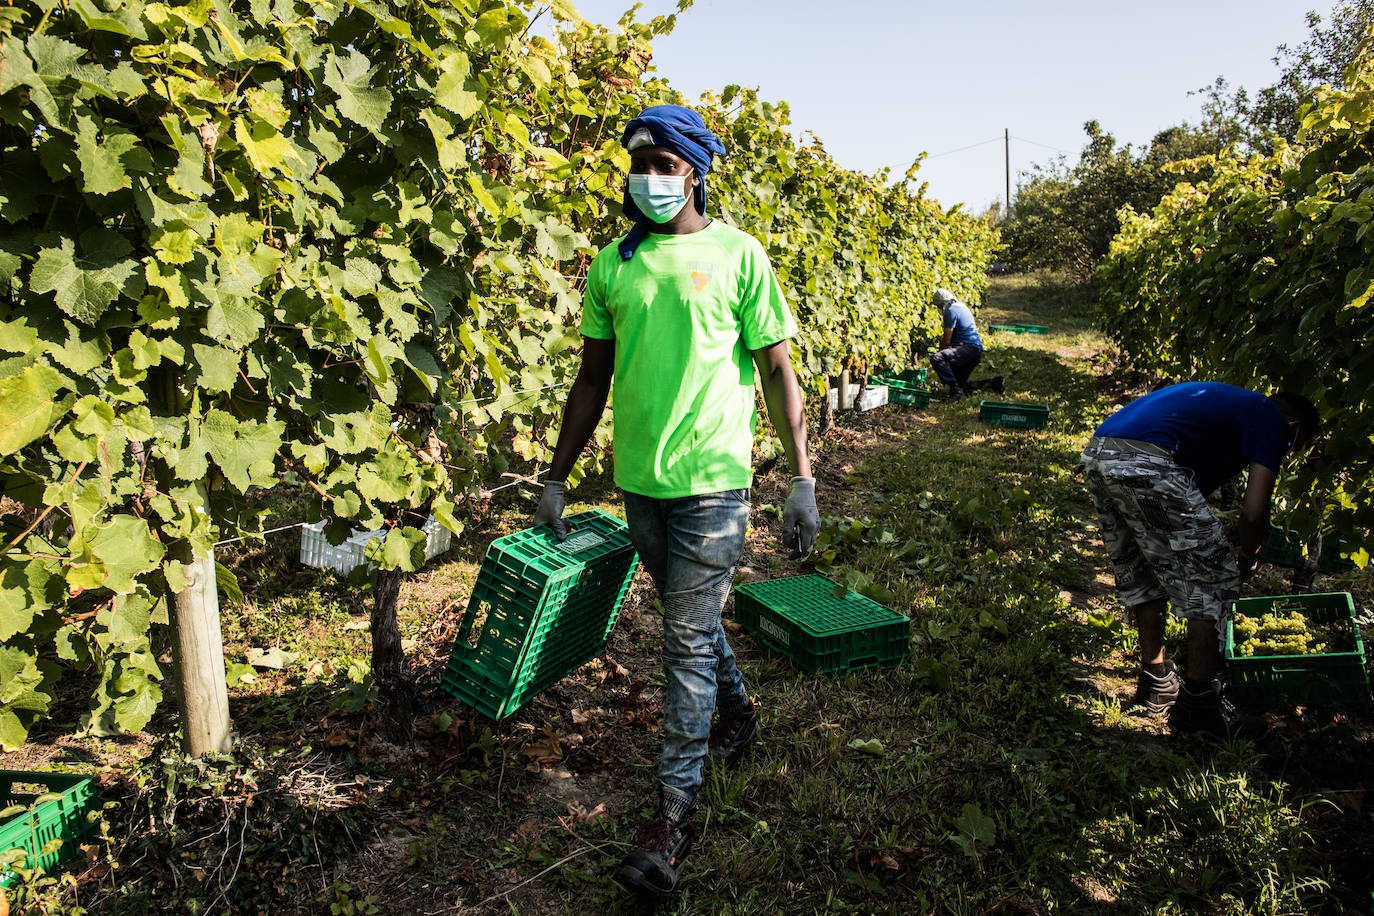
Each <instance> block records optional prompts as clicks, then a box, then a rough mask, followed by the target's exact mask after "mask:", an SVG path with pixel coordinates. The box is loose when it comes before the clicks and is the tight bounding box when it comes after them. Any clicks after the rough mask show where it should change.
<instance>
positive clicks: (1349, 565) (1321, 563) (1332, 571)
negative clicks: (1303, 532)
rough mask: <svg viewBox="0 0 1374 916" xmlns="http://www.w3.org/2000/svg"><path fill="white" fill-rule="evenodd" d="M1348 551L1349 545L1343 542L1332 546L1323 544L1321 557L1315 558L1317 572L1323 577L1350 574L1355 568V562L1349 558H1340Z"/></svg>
mask: <svg viewBox="0 0 1374 916" xmlns="http://www.w3.org/2000/svg"><path fill="white" fill-rule="evenodd" d="M1349 550H1350V545H1349V544H1347V543H1346V542H1345V541H1337V542H1336V543H1334V544H1327V543H1323V544H1322V552H1321V556H1319V557H1317V572H1319V573H1321V574H1322V575H1325V576H1332V575H1336V574H1337V573H1343V572H1350V571H1351V570H1352V569H1354V568H1355V561H1354V560H1352V559H1350V558H1349V557H1345V556H1341V554H1342V553H1343V552H1349Z"/></svg>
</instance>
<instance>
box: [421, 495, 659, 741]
mask: <svg viewBox="0 0 1374 916" xmlns="http://www.w3.org/2000/svg"><path fill="white" fill-rule="evenodd" d="M564 521H565V522H566V523H567V524H568V527H569V530H570V533H569V535H568V537H567V539H566V540H564V541H562V542H561V543H560V542H559V541H558V539H557V537H556V536H555V535H554V533H553V531H552V530H550V529H549V528H548V527H546V526H541V527H539V528H531V529H529V530H526V531H519V532H516V533H515V534H510V535H507V536H506V537H503V538H498V539H497V540H495V541H493V542H492V544H491V547H490V548H488V550H487V555H486V558H485V559H484V560H483V561H482V569H481V571H480V572H479V573H478V575H477V584H476V585H475V586H474V587H473V590H472V597H471V599H470V600H469V602H468V609H467V613H466V614H465V615H464V617H463V622H462V624H461V626H460V627H459V631H458V637H457V639H455V640H454V645H453V652H452V654H451V655H450V656H449V662H448V667H447V668H446V669H445V670H444V676H443V680H442V682H441V683H442V686H443V688H444V689H445V690H446V691H447V692H448V693H450V694H452V695H453V696H455V697H457V698H458V699H460V700H462V701H463V702H465V703H467V704H468V705H470V706H472V707H473V708H474V709H476V710H477V711H478V712H481V713H483V714H484V715H486V716H489V717H491V718H493V719H500V718H503V717H505V716H508V715H510V714H511V713H512V712H514V711H515V710H517V709H519V708H520V706H522V705H523V704H524V703H525V702H526V701H528V700H529V699H531V698H532V697H533V696H534V695H536V694H538V693H539V692H541V691H543V690H545V689H547V688H548V687H550V686H552V685H553V684H554V683H555V682H557V681H558V680H560V679H562V678H563V677H564V676H566V675H567V674H569V673H571V672H572V671H575V670H576V669H577V668H579V667H581V666H582V665H584V664H586V663H587V662H589V661H591V660H592V659H593V658H595V657H596V656H597V655H598V654H599V653H600V652H601V650H602V649H603V648H604V647H605V645H606V640H607V639H608V638H609V637H610V634H611V628H612V627H614V626H615V621H616V617H617V615H618V614H619V612H620V606H621V603H622V602H623V601H624V598H625V593H626V592H627V591H629V588H630V581H631V579H632V578H633V577H634V571H635V567H636V564H637V561H638V555H637V554H636V553H635V550H634V547H633V545H631V543H630V537H629V532H628V530H627V529H626V527H625V523H624V522H622V521H620V520H619V519H617V518H615V517H614V516H611V515H607V514H606V513H605V512H601V511H599V510H596V509H591V510H588V511H586V512H581V513H578V514H576V515H570V516H568V517H567V518H565V519H564ZM479 617H481V618H482V620H481V623H480V626H479Z"/></svg>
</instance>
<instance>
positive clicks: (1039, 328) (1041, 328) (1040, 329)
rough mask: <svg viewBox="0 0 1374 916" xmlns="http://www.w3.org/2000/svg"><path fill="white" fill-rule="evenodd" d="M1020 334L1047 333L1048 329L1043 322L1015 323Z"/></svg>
mask: <svg viewBox="0 0 1374 916" xmlns="http://www.w3.org/2000/svg"><path fill="white" fill-rule="evenodd" d="M1016 327H1018V328H1020V329H1021V333H1022V334H1048V333H1049V332H1050V329H1049V328H1048V327H1046V326H1045V325H1043V324H1017V325H1016Z"/></svg>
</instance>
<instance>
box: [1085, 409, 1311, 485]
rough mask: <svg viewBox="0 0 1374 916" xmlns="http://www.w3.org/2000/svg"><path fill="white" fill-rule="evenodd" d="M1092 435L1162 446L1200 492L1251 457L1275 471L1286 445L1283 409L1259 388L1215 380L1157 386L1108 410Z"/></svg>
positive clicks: (1241, 467)
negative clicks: (1253, 388) (1142, 395)
mask: <svg viewBox="0 0 1374 916" xmlns="http://www.w3.org/2000/svg"><path fill="white" fill-rule="evenodd" d="M1094 435H1096V436H1111V437H1113V438H1116V439H1136V440H1139V441H1141V442H1151V443H1154V444H1155V445H1159V446H1162V447H1164V448H1167V449H1168V450H1169V451H1171V452H1173V453H1174V460H1175V461H1177V462H1178V463H1179V464H1180V465H1181V466H1183V467H1185V468H1188V469H1189V470H1190V471H1192V472H1193V479H1194V480H1195V481H1196V482H1197V485H1198V489H1200V490H1201V491H1202V492H1203V493H1204V494H1206V493H1211V492H1212V491H1213V490H1215V489H1216V488H1217V487H1219V486H1221V484H1223V483H1225V482H1226V481H1227V480H1230V479H1231V478H1232V477H1234V476H1235V475H1237V474H1239V473H1240V472H1241V471H1242V470H1244V469H1245V468H1246V467H1247V466H1249V464H1250V462H1252V461H1253V462H1256V463H1258V464H1262V465H1264V466H1265V467H1267V468H1269V469H1270V470H1271V471H1274V472H1276V473H1277V472H1278V469H1279V465H1280V464H1281V463H1282V462H1283V456H1284V454H1285V453H1287V451H1288V445H1289V442H1288V421H1287V419H1285V418H1284V415H1283V411H1281V410H1279V409H1278V407H1276V406H1275V405H1274V403H1273V402H1272V401H1270V400H1269V399H1268V398H1267V397H1265V396H1264V395H1262V394H1259V393H1258V392H1255V391H1250V390H1249V389H1248V388H1238V387H1236V386H1235V385H1223V384H1222V383H1220V382H1184V383H1183V384H1181V385H1170V386H1169V387H1167V388H1161V389H1159V390H1158V391H1155V392H1152V393H1151V394H1147V395H1145V397H1143V398H1140V399H1138V400H1135V401H1132V402H1131V403H1129V404H1127V405H1126V406H1125V407H1123V408H1121V409H1120V410H1118V411H1117V412H1116V413H1114V414H1112V415H1111V416H1110V417H1108V418H1107V421H1106V422H1105V423H1103V424H1102V425H1101V426H1099V427H1098V428H1097V432H1096V433H1094Z"/></svg>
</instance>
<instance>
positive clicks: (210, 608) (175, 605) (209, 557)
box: [171, 542, 231, 757]
mask: <svg viewBox="0 0 1374 916" xmlns="http://www.w3.org/2000/svg"><path fill="white" fill-rule="evenodd" d="M173 555H174V556H175V557H176V559H178V560H180V561H181V563H182V565H183V566H184V567H185V570H186V587H185V588H184V589H182V590H181V591H179V592H177V593H175V594H174V595H173V596H172V613H171V621H172V653H173V660H174V661H175V663H176V674H177V700H178V702H179V703H180V706H181V728H182V746H183V748H184V749H185V750H186V752H187V753H189V754H191V755H193V756H196V757H201V756H203V755H205V754H209V753H220V754H227V753H229V750H230V746H231V745H230V740H229V690H228V687H227V686H226V685H225V682H224V640H223V637H222V636H221V635H220V628H219V589H218V586H217V585H216V582H215V552H214V550H213V549H211V550H209V551H208V552H207V553H206V554H205V555H204V556H195V554H194V551H193V550H192V547H191V545H190V544H189V543H186V542H182V543H181V544H179V545H178V546H177V547H176V548H174V550H173Z"/></svg>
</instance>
